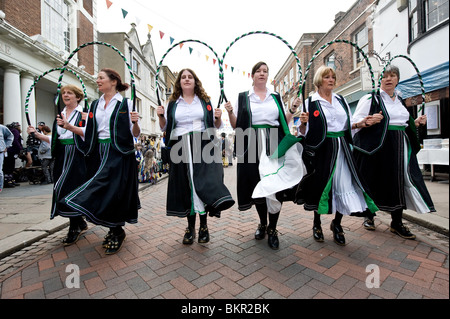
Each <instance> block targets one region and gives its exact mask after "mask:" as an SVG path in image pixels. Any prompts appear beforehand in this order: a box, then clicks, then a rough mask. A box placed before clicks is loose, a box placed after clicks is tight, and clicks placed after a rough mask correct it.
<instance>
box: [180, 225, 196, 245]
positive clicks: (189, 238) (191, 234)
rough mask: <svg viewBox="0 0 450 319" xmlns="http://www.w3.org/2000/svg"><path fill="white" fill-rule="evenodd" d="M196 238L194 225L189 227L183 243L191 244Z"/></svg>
mask: <svg viewBox="0 0 450 319" xmlns="http://www.w3.org/2000/svg"><path fill="white" fill-rule="evenodd" d="M194 238H195V229H194V228H192V227H187V228H186V232H185V233H184V237H183V244H184V245H191V244H192V243H193V242H194Z"/></svg>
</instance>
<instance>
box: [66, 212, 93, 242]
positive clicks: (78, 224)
mask: <svg viewBox="0 0 450 319" xmlns="http://www.w3.org/2000/svg"><path fill="white" fill-rule="evenodd" d="M87 229H88V225H87V223H86V222H85V221H84V219H83V217H81V216H79V217H71V218H70V226H69V231H68V233H67V236H66V237H65V238H64V239H63V245H64V246H69V245H72V244H75V243H76V242H77V241H78V239H79V238H80V235H81V234H82V233H83V232H84V231H86V230H87Z"/></svg>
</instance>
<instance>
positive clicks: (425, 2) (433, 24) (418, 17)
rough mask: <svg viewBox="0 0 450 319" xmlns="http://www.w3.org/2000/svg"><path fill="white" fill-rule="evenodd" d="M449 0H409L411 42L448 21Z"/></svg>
mask: <svg viewBox="0 0 450 319" xmlns="http://www.w3.org/2000/svg"><path fill="white" fill-rule="evenodd" d="M448 1H449V0H409V2H408V17H409V42H413V41H414V40H416V39H417V38H419V37H420V36H422V35H423V34H425V33H427V32H429V31H432V30H434V29H436V28H437V27H439V26H441V25H444V24H446V23H448V20H449V19H448V9H449V8H448Z"/></svg>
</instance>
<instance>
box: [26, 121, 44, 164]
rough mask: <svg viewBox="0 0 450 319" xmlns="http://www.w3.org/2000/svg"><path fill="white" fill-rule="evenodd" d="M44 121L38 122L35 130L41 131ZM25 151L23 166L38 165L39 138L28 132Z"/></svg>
mask: <svg viewBox="0 0 450 319" xmlns="http://www.w3.org/2000/svg"><path fill="white" fill-rule="evenodd" d="M44 125H45V122H39V123H38V127H37V129H36V132H38V133H42V128H43V127H44ZM26 145H27V152H26V154H25V156H26V163H25V167H30V166H39V164H40V163H39V160H38V159H39V151H38V150H39V146H40V145H41V140H39V139H38V138H36V137H35V135H33V134H28V137H27V142H26Z"/></svg>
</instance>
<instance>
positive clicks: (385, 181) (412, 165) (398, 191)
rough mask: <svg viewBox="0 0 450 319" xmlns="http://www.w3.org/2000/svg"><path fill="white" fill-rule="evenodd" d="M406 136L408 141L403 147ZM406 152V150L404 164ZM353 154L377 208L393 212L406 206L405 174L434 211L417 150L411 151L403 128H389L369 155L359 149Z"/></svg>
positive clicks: (431, 210) (430, 209)
mask: <svg viewBox="0 0 450 319" xmlns="http://www.w3.org/2000/svg"><path fill="white" fill-rule="evenodd" d="M405 138H406V141H407V142H408V143H407V144H406V147H405V142H404V141H405ZM405 152H407V154H409V161H408V165H407V166H406V167H405V164H404V158H405ZM354 154H355V160H356V165H357V167H358V170H359V172H360V174H361V176H362V177H363V178H364V180H365V182H366V184H367V187H368V189H369V191H370V193H371V194H372V198H373V199H374V201H375V203H376V204H377V206H378V207H379V208H380V210H383V211H387V212H393V211H395V210H398V209H407V201H406V197H405V178H406V177H408V178H409V180H410V181H411V183H412V184H413V186H414V187H415V188H416V189H417V190H418V192H419V193H420V196H421V198H422V200H423V201H424V202H425V204H426V206H428V208H429V211H430V212H435V211H436V210H435V208H434V204H433V201H432V200H431V196H430V194H429V192H428V189H427V187H426V185H425V182H424V180H423V176H422V172H421V171H420V168H419V164H418V162H417V157H416V154H415V153H414V152H412V151H411V147H410V146H409V141H408V138H407V135H406V134H405V132H404V131H399V130H388V131H387V134H386V138H385V141H384V143H383V146H382V147H381V148H380V149H379V150H378V151H377V152H375V153H374V154H372V155H367V154H364V153H362V152H359V151H355V153H354ZM405 172H406V173H405ZM405 174H407V176H405Z"/></svg>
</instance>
